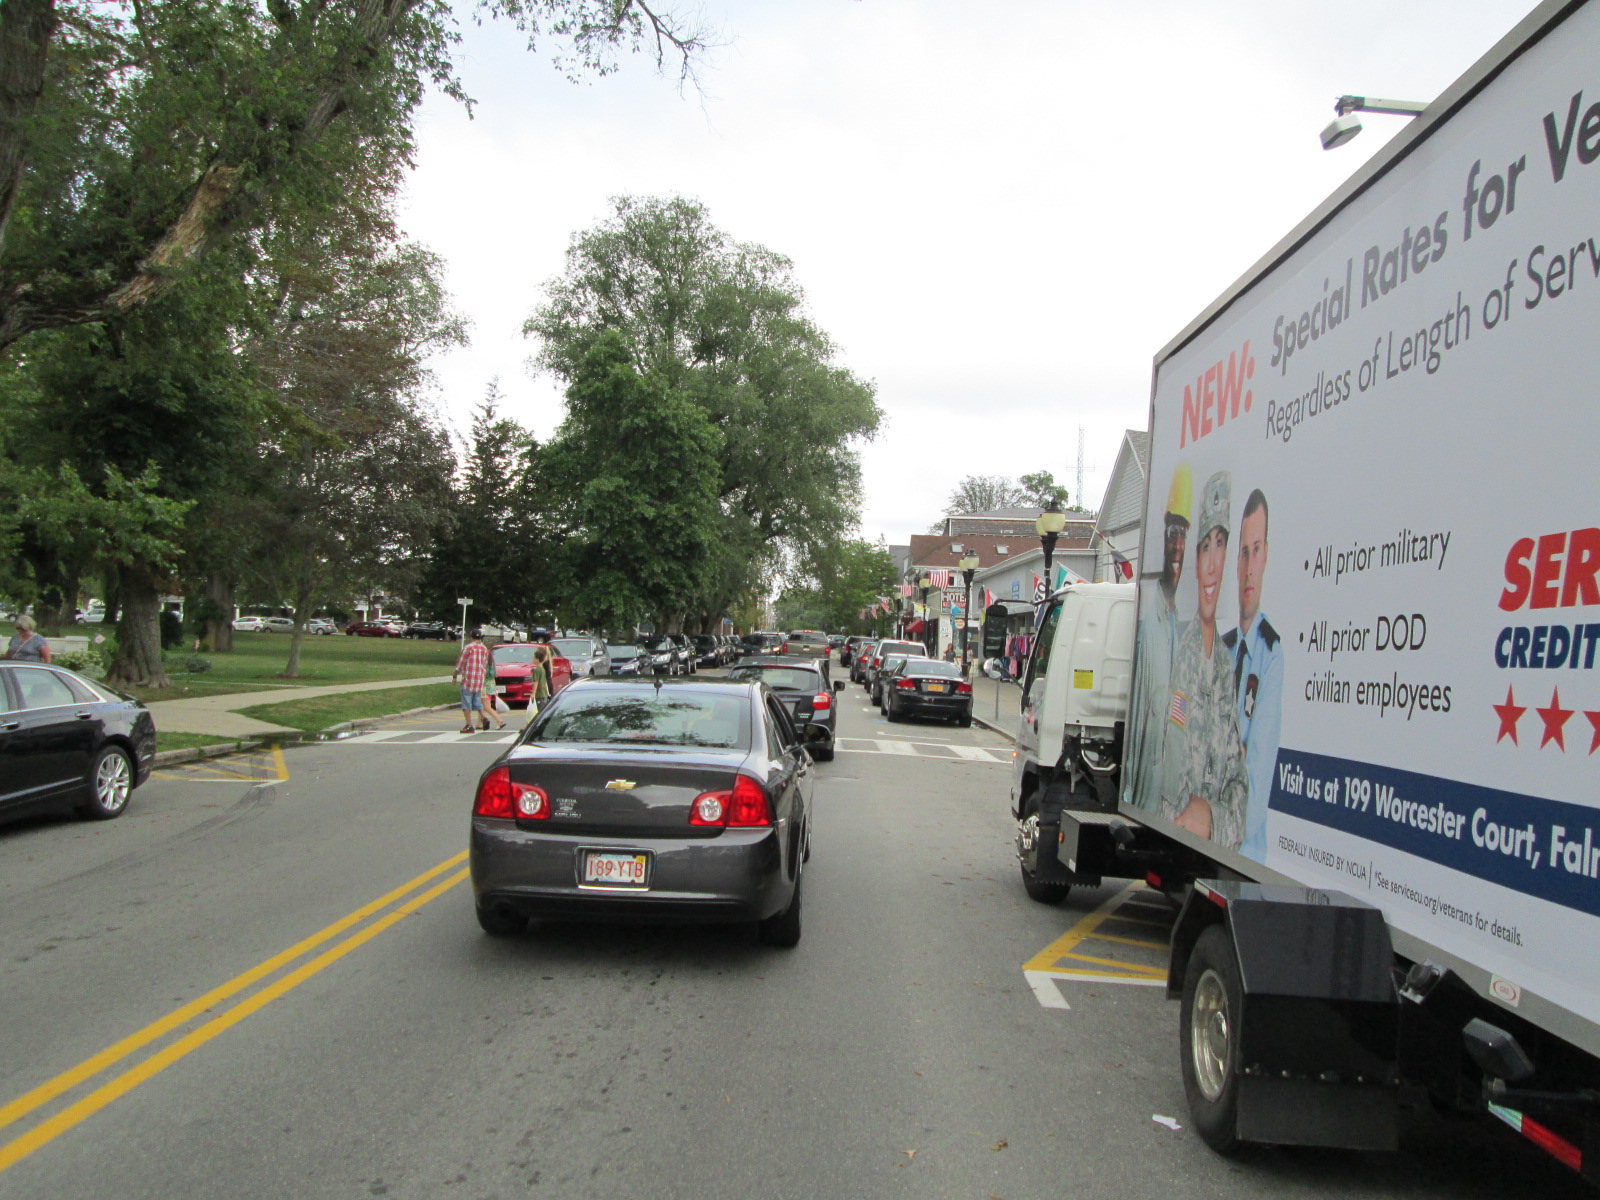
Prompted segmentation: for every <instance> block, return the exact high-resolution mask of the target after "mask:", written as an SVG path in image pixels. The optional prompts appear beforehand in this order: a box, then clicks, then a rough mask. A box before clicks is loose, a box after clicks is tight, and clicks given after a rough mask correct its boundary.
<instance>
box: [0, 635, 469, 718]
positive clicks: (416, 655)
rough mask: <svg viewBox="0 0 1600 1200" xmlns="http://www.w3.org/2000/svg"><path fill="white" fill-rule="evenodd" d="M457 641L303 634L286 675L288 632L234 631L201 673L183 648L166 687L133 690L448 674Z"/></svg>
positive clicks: (149, 694) (218, 690) (159, 696)
mask: <svg viewBox="0 0 1600 1200" xmlns="http://www.w3.org/2000/svg"><path fill="white" fill-rule="evenodd" d="M101 629H102V627H101V626H99V625H79V626H76V627H75V628H74V629H73V630H71V631H69V632H71V633H73V634H75V635H78V636H82V635H84V634H87V635H88V636H90V637H92V636H93V635H94V634H95V633H97V632H100V631H101ZM10 636H11V627H10V626H9V625H5V624H0V650H3V649H4V645H5V639H6V638H9V637H10ZM458 652H459V647H458V646H457V645H456V643H455V642H427V641H421V640H417V641H412V640H411V639H409V638H364V637H346V636H345V635H344V634H335V635H334V636H332V637H322V636H316V637H313V636H307V638H306V639H305V642H304V644H303V645H302V647H301V650H300V674H299V675H298V676H296V677H294V678H292V679H291V678H287V677H285V676H284V674H283V669H284V667H285V666H287V665H288V662H289V636H288V635H287V634H282V633H235V634H234V635H233V649H232V650H231V651H229V652H228V653H226V654H207V653H201V654H200V657H201V658H204V659H206V660H207V661H208V662H210V664H211V669H210V670H209V671H206V672H204V673H203V674H197V675H196V674H189V673H188V672H186V671H183V670H181V669H179V670H174V669H173V668H174V666H178V667H180V668H181V664H182V661H183V659H184V658H186V657H189V655H188V654H187V652H184V651H174V652H169V655H168V672H169V675H170V678H171V680H172V686H171V687H170V688H133V689H132V693H133V695H135V696H137V697H138V698H139V699H140V700H143V701H145V702H146V703H150V702H151V701H155V700H187V699H190V698H192V697H197V696H220V695H224V694H226V693H230V692H259V691H271V690H273V689H274V688H275V687H322V686H326V685H328V684H336V683H373V682H376V681H379V680H384V679H415V678H421V677H426V676H429V675H448V674H450V671H451V669H452V668H453V667H454V666H455V665H456V655H457V653H458Z"/></svg>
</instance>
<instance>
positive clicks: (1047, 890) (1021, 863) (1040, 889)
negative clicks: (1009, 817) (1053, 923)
mask: <svg viewBox="0 0 1600 1200" xmlns="http://www.w3.org/2000/svg"><path fill="white" fill-rule="evenodd" d="M1030 826H1031V828H1030ZM1030 832H1031V835H1032V836H1033V837H1038V836H1039V805H1038V803H1037V802H1036V801H1034V800H1032V799H1030V800H1029V801H1028V803H1027V807H1026V808H1024V809H1023V811H1022V820H1021V821H1020V822H1018V825H1017V851H1018V859H1017V869H1018V870H1020V871H1021V872H1022V890H1023V891H1025V892H1027V893H1028V899H1029V900H1036V901H1038V902H1039V903H1040V904H1060V903H1061V902H1062V901H1063V900H1065V899H1066V898H1067V893H1068V892H1070V891H1072V885H1071V884H1070V883H1055V882H1053V881H1047V880H1044V879H1040V878H1039V877H1038V876H1037V875H1035V874H1034V873H1033V872H1032V871H1030V870H1028V864H1027V862H1026V861H1025V860H1024V859H1023V858H1022V857H1021V855H1022V853H1023V842H1024V841H1025V840H1026V838H1027V837H1028V836H1029V834H1030Z"/></svg>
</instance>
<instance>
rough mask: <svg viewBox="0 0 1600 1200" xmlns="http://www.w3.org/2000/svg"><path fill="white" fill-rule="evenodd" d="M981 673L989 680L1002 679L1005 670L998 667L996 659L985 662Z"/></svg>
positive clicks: (998, 662)
mask: <svg viewBox="0 0 1600 1200" xmlns="http://www.w3.org/2000/svg"><path fill="white" fill-rule="evenodd" d="M983 673H984V674H985V675H987V676H988V677H989V678H990V679H1004V678H1005V677H1006V672H1005V668H1004V667H1002V666H1001V665H1000V660H999V659H998V658H991V659H989V660H988V661H987V662H985V663H984V664H983Z"/></svg>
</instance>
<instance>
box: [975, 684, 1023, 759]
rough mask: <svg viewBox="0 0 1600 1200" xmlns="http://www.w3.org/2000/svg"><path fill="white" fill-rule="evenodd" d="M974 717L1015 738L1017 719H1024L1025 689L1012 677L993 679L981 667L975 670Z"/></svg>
mask: <svg viewBox="0 0 1600 1200" xmlns="http://www.w3.org/2000/svg"><path fill="white" fill-rule="evenodd" d="M996 713H998V714H999V715H998V716H996ZM972 719H973V720H974V721H976V722H977V723H978V724H979V725H982V726H983V727H984V728H985V729H992V730H994V732H996V733H998V734H1000V735H1001V736H1003V737H1005V738H1007V739H1009V740H1011V741H1013V742H1014V741H1016V740H1017V722H1018V721H1020V720H1021V719H1022V689H1021V688H1020V687H1018V686H1017V685H1016V684H1015V683H1012V682H1011V681H1010V680H1009V679H1005V680H997V679H990V678H989V677H988V676H987V675H985V674H984V673H983V672H982V671H978V670H974V671H973V672H972Z"/></svg>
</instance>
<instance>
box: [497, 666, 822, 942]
mask: <svg viewBox="0 0 1600 1200" xmlns="http://www.w3.org/2000/svg"><path fill="white" fill-rule="evenodd" d="M810 735H811V736H813V737H819V736H825V732H824V731H822V730H820V729H811V730H810ZM806 737H807V730H806V729H804V728H797V727H796V725H795V723H794V721H793V720H792V719H791V717H790V714H789V713H788V712H787V711H786V710H785V708H784V706H783V705H782V704H780V703H778V701H777V700H776V699H774V697H773V696H772V694H771V692H769V691H768V690H767V689H766V688H765V687H763V686H762V685H761V684H760V683H759V682H734V681H727V680H710V679H707V680H688V679H686V680H682V681H678V680H660V679H650V678H644V679H638V680H633V679H626V680H625V679H584V680H578V681H575V682H574V683H573V684H572V686H571V687H568V688H566V689H565V690H564V691H562V692H561V693H560V694H559V695H557V696H556V698H555V699H554V700H552V701H550V703H549V704H547V705H546V706H545V708H544V709H543V710H542V711H541V712H540V713H539V715H538V717H537V718H536V719H535V720H534V722H533V723H532V724H531V725H530V726H529V727H528V728H527V730H526V731H525V732H524V733H523V735H522V737H520V738H519V739H518V740H517V742H516V743H515V744H514V745H512V746H511V747H510V748H509V749H507V751H506V752H505V754H503V755H502V756H501V757H500V758H499V759H497V760H496V761H495V763H494V764H493V765H492V766H490V768H489V769H488V770H487V771H485V772H484V774H483V777H482V778H481V779H480V780H479V781H478V792H477V797H476V800H475V802H474V804H473V810H472V844H471V851H472V853H471V862H472V891H473V899H474V901H475V903H476V906H477V913H478V923H479V925H481V926H482V927H483V929H484V931H485V932H487V933H490V934H493V935H496V936H509V935H513V934H516V933H519V932H521V931H522V929H523V928H524V927H525V926H526V924H527V921H528V919H529V918H530V917H537V916H568V917H594V918H599V919H605V920H615V919H624V920H638V921H754V922H756V923H757V930H758V932H759V935H760V938H761V941H763V942H764V943H766V944H768V945H773V946H793V945H795V944H796V943H797V942H798V941H799V940H800V881H801V874H802V865H803V864H804V862H805V860H806V859H807V858H808V857H810V844H811V784H812V771H813V766H812V761H811V755H810V753H809V751H808V750H807V748H806V741H805V739H806Z"/></svg>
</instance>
